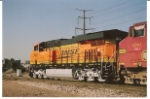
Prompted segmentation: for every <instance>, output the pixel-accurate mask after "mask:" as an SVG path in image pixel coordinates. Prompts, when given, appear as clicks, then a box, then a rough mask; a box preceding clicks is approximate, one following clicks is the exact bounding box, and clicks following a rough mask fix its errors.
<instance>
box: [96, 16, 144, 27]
mask: <svg viewBox="0 0 150 99" xmlns="http://www.w3.org/2000/svg"><path fill="white" fill-rule="evenodd" d="M140 18H143V16H142V17H138V18H136V19H135V18H134V19H131V20H127V21H122V22H119V23H115V24H111V25H105V26H102V27H109V26H112V25H113V26H114V25H120V24H121V23H126V22H129V21H133V20H138V19H140ZM96 28H101V27H96Z"/></svg>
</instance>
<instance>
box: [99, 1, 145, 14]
mask: <svg viewBox="0 0 150 99" xmlns="http://www.w3.org/2000/svg"><path fill="white" fill-rule="evenodd" d="M142 2H143V1H142ZM142 2H137V3H134V4H133V5H130V6H126V7H130V9H131V7H135V6H137V4H142ZM143 3H144V2H143ZM126 7H123V8H120V9H117V10H114V11H113V12H116V11H119V10H122V9H125V8H126ZM107 13H108V14H110V12H106V13H103V14H102V15H105V14H106V15H107ZM100 14H101V13H100Z"/></svg>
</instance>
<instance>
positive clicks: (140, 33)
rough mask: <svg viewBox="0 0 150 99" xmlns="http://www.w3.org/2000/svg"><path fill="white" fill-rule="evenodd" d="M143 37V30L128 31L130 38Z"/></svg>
mask: <svg viewBox="0 0 150 99" xmlns="http://www.w3.org/2000/svg"><path fill="white" fill-rule="evenodd" d="M140 36H144V29H140V30H134V29H130V37H140Z"/></svg>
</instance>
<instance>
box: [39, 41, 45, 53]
mask: <svg viewBox="0 0 150 99" xmlns="http://www.w3.org/2000/svg"><path fill="white" fill-rule="evenodd" d="M44 49H45V43H41V44H39V52H41V51H44Z"/></svg>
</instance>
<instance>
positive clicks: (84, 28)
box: [75, 9, 94, 34]
mask: <svg viewBox="0 0 150 99" xmlns="http://www.w3.org/2000/svg"><path fill="white" fill-rule="evenodd" d="M76 10H78V11H82V12H83V17H81V16H78V23H79V19H80V18H81V19H83V28H78V27H76V28H75V30H76V29H80V30H83V34H85V30H91V29H94V28H88V29H86V26H85V25H86V23H85V22H86V21H85V19H90V20H91V18H92V17H86V16H85V12H87V11H92V10H79V9H76ZM75 32H76V31H75ZM75 34H76V33H75Z"/></svg>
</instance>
